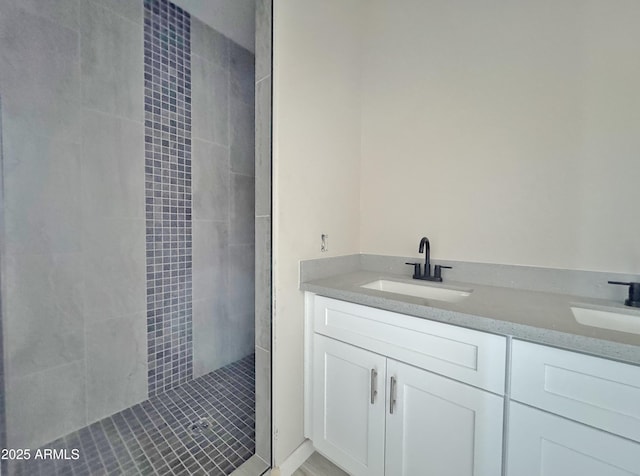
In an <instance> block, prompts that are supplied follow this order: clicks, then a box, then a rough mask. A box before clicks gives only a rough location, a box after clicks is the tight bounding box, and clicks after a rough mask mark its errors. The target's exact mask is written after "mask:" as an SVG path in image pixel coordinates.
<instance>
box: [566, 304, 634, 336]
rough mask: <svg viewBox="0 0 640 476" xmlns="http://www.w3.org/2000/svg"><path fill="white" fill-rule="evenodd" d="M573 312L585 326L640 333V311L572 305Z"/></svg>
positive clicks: (577, 319)
mask: <svg viewBox="0 0 640 476" xmlns="http://www.w3.org/2000/svg"><path fill="white" fill-rule="evenodd" d="M571 312H572V313H573V317H575V319H576V321H578V322H579V323H580V324H584V325H585V326H591V327H599V328H601V329H610V330H613V331H618V332H630V333H632V334H640V312H634V311H631V310H629V311H626V309H625V311H623V312H617V309H616V310H614V309H611V310H609V309H599V308H597V307H592V308H591V307H578V306H571Z"/></svg>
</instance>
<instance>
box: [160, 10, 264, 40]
mask: <svg viewBox="0 0 640 476" xmlns="http://www.w3.org/2000/svg"><path fill="white" fill-rule="evenodd" d="M173 3H175V4H176V5H178V6H180V7H182V8H184V9H185V10H187V11H188V12H189V13H191V15H195V16H196V17H198V18H199V19H200V20H202V21H203V22H204V23H206V24H207V25H209V26H210V27H212V28H213V29H214V30H217V31H219V32H220V33H222V34H223V35H224V36H226V37H227V38H230V39H231V40H233V41H235V42H236V43H238V44H239V45H240V46H242V47H244V48H246V49H248V50H249V51H251V52H255V38H256V20H255V15H256V0H174V2H173Z"/></svg>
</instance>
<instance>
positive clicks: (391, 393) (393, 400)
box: [389, 377, 397, 415]
mask: <svg viewBox="0 0 640 476" xmlns="http://www.w3.org/2000/svg"><path fill="white" fill-rule="evenodd" d="M396 384H397V382H396V378H395V377H391V388H390V389H389V413H390V414H392V415H393V407H394V406H395V404H396Z"/></svg>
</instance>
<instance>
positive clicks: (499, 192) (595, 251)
mask: <svg viewBox="0 0 640 476" xmlns="http://www.w3.org/2000/svg"><path fill="white" fill-rule="evenodd" d="M369 5H370V8H369V9H368V13H369V16H368V19H367V26H368V30H367V35H366V41H365V50H366V53H365V62H364V74H363V78H364V81H363V109H362V118H363V131H362V181H361V184H362V196H361V206H362V228H361V243H360V245H361V246H360V251H362V252H367V253H380V254H388V255H414V254H416V252H417V245H418V240H419V238H420V237H421V236H423V235H427V236H429V238H430V239H431V243H432V255H433V256H434V257H435V258H445V259H452V260H465V261H478V262H495V263H510V264H524V265H534V266H545V267H559V268H571V269H589V270H602V271H617V272H630V273H637V272H639V271H640V247H639V246H638V244H637V240H638V236H640V220H638V219H637V217H636V215H637V205H638V203H640V133H639V131H640V88H639V87H638V85H640V46H639V45H640V28H638V25H639V24H640V2H638V1H637V0H579V1H578V0H542V1H526V2H511V1H508V0H488V1H483V2H473V1H461V0H458V1H445V0H429V1H427V0H393V1H390V0H371V1H370V2H369ZM634 207H635V208H636V212H634V211H633V208H634Z"/></svg>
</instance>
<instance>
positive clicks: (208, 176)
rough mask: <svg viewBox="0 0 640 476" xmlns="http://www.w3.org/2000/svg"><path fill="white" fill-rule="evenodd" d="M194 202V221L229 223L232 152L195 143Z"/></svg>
mask: <svg viewBox="0 0 640 476" xmlns="http://www.w3.org/2000/svg"><path fill="white" fill-rule="evenodd" d="M191 161H192V170H193V185H192V202H193V218H194V219H195V220H200V219H204V220H218V221H224V220H227V221H228V220H229V193H230V192H229V185H230V184H229V149H228V148H226V147H223V146H220V145H217V144H214V143H212V142H206V141H202V140H198V139H196V140H194V141H193V157H192V159H191Z"/></svg>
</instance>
